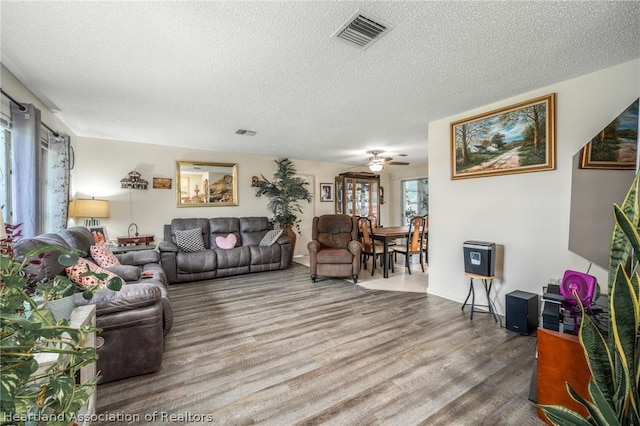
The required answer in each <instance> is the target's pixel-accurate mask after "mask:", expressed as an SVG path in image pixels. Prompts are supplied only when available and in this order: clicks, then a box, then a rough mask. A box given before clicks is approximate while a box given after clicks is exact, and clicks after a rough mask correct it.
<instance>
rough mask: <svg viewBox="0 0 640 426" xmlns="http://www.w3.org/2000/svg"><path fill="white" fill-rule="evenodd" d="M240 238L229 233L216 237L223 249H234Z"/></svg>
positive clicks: (217, 243) (218, 244)
mask: <svg viewBox="0 0 640 426" xmlns="http://www.w3.org/2000/svg"><path fill="white" fill-rule="evenodd" d="M237 242H238V238H237V237H236V235H235V234H229V235H227V236H226V237H216V245H217V246H218V247H219V248H221V249H225V250H228V249H232V248H234V247H235V246H236V243H237Z"/></svg>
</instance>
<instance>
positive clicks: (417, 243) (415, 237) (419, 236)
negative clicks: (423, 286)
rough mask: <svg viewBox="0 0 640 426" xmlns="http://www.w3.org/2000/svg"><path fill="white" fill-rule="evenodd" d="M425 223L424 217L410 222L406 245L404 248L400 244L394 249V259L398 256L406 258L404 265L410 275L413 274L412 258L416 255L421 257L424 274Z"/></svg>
mask: <svg viewBox="0 0 640 426" xmlns="http://www.w3.org/2000/svg"><path fill="white" fill-rule="evenodd" d="M424 223H425V218H424V217H423V216H415V217H414V218H412V219H411V222H409V234H408V238H407V242H406V244H405V245H404V246H402V245H400V244H399V245H397V246H395V247H394V248H393V252H394V257H395V255H396V254H400V255H403V256H404V259H405V260H404V264H405V266H406V267H407V270H408V271H409V274H411V257H412V256H413V255H414V254H417V255H418V256H420V266H421V267H422V272H424V262H423V261H422V250H423V245H422V241H423V236H424V230H425V225H424Z"/></svg>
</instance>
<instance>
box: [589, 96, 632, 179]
mask: <svg viewBox="0 0 640 426" xmlns="http://www.w3.org/2000/svg"><path fill="white" fill-rule="evenodd" d="M638 102H639V100H638V99H636V100H635V102H633V103H632V104H631V105H629V107H628V108H627V109H625V110H624V111H623V112H622V114H620V115H619V116H617V117H616V118H615V119H614V120H613V121H612V122H611V123H609V124H608V125H607V127H605V128H603V129H602V130H600V132H599V133H598V134H597V135H596V136H595V137H594V138H593V139H591V140H590V141H589V142H588V143H587V144H586V145H585V146H584V147H583V148H582V159H581V162H580V167H581V168H583V169H613V170H635V168H636V156H637V153H638V148H637V146H638Z"/></svg>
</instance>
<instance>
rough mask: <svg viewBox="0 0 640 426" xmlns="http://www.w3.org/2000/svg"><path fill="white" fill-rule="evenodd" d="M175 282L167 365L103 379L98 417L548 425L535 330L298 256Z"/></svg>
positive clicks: (115, 420) (117, 420) (122, 420)
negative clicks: (346, 275)
mask: <svg viewBox="0 0 640 426" xmlns="http://www.w3.org/2000/svg"><path fill="white" fill-rule="evenodd" d="M169 293H170V296H171V300H172V302H173V307H174V315H175V322H174V326H173V329H172V330H171V331H170V333H169V334H168V336H167V337H166V342H165V352H164V358H163V363H162V369H161V370H160V371H158V372H157V373H154V374H148V375H144V376H139V377H134V378H130V379H125V380H121V381H118V382H113V383H106V384H104V385H99V386H98V408H97V413H98V414H102V415H103V417H104V418H103V419H101V421H97V422H94V423H93V424H95V425H100V424H105V425H106V424H153V425H162V424H214V425H248V424H265V425H295V424H304V425H316V424H327V425H365V424H385V425H403V426H404V425H479V424H486V425H498V424H502V425H515V424H517V425H519V426H526V425H541V424H544V423H542V421H540V420H539V419H538V418H537V417H536V414H535V409H534V408H533V406H532V405H531V403H530V402H529V401H528V399H527V398H528V393H529V383H530V379H531V367H532V362H533V357H534V352H535V338H534V337H529V336H520V335H518V334H516V333H513V332H511V331H508V330H506V329H505V328H502V327H500V326H499V325H498V324H496V323H495V322H494V321H493V319H492V317H491V316H489V315H483V314H476V315H474V319H473V321H470V320H469V316H468V309H466V310H465V311H467V312H462V311H461V310H460V304H458V303H455V302H452V301H449V300H446V299H442V298H439V297H437V296H433V295H429V294H419V293H400V292H388V291H380V290H367V289H364V288H361V287H359V286H356V285H354V284H352V283H349V282H348V281H346V280H342V279H321V280H319V281H318V282H316V283H315V284H314V283H312V282H311V280H310V278H309V269H308V268H307V267H305V266H301V265H296V264H294V265H293V266H292V267H291V268H290V269H288V270H286V271H274V272H265V273H259V274H249V275H242V276H237V277H230V278H224V279H217V280H211V281H204V282H196V283H189V284H178V285H174V286H171V287H170V291H169ZM154 412H156V414H155V417H154V414H153V413H154ZM106 414H108V417H107V416H106ZM170 416H174V417H173V418H172V417H170Z"/></svg>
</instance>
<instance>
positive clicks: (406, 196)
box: [402, 178, 429, 225]
mask: <svg viewBox="0 0 640 426" xmlns="http://www.w3.org/2000/svg"><path fill="white" fill-rule="evenodd" d="M427 214H429V179H428V178H422V179H411V180H403V181H402V223H403V224H405V225H409V222H410V221H411V218H412V217H414V216H424V215H427Z"/></svg>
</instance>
